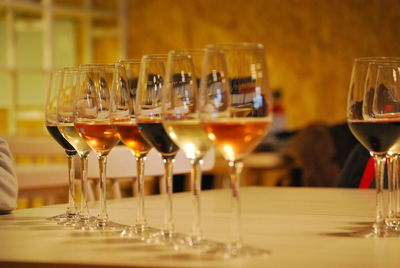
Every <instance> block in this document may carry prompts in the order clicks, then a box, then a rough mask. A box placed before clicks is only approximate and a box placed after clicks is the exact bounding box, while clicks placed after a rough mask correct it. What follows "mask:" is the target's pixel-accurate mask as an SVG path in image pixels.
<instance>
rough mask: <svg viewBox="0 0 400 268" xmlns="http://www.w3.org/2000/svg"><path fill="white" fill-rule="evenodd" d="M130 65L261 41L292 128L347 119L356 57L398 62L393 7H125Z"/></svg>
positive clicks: (350, 2)
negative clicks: (151, 57) (156, 56)
mask: <svg viewBox="0 0 400 268" xmlns="http://www.w3.org/2000/svg"><path fill="white" fill-rule="evenodd" d="M128 13H129V39H128V40H129V51H128V55H129V57H130V58H134V57H140V56H141V55H143V54H146V53H164V52H167V51H168V50H170V49H180V48H198V47H203V46H204V45H205V44H207V43H214V42H236V41H247V42H260V43H263V44H264V45H265V47H266V54H267V62H268V66H269V73H270V81H271V86H272V87H274V88H281V89H282V91H283V94H284V106H285V109H286V112H287V116H288V124H289V127H290V128H296V127H301V126H304V125H306V124H309V123H311V122H315V121H324V122H327V123H336V122H341V121H344V120H345V109H346V99H347V90H348V84H349V78H350V72H351V66H352V62H353V59H354V58H355V57H362V56H383V55H384V56H399V54H400V1H398V0H381V1H379V0H364V1H362V0H146V1H143V0H130V1H129V12H128Z"/></svg>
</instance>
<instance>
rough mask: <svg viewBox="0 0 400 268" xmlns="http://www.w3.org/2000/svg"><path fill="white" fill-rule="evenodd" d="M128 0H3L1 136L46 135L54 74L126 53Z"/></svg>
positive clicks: (0, 6)
mask: <svg viewBox="0 0 400 268" xmlns="http://www.w3.org/2000/svg"><path fill="white" fill-rule="evenodd" d="M126 2H127V1H126V0H107V1H103V0H4V1H2V2H0V40H5V42H0V86H1V87H0V135H21V136H23V135H29V136H33V135H44V134H45V133H46V132H45V128H44V103H45V95H46V90H47V88H46V87H47V80H48V75H49V72H51V71H52V70H54V69H56V68H60V67H66V66H76V65H79V64H81V63H105V62H108V63H110V62H115V61H116V60H117V59H120V58H125V56H126V38H127V36H126V34H125V33H126V16H125V11H126Z"/></svg>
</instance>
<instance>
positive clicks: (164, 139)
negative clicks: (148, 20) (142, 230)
mask: <svg viewBox="0 0 400 268" xmlns="http://www.w3.org/2000/svg"><path fill="white" fill-rule="evenodd" d="M166 59H167V57H166V56H165V55H145V56H143V57H142V60H141V64H140V74H139V81H138V89H137V93H136V94H137V95H136V106H135V108H136V109H135V112H136V121H137V124H138V127H139V130H140V132H141V133H142V134H143V136H144V137H145V139H146V140H147V141H148V142H149V143H150V144H151V145H152V146H153V147H154V148H155V149H156V150H157V151H158V152H159V153H160V154H161V157H162V159H163V163H164V169H165V174H164V176H165V178H164V183H165V184H164V185H165V212H164V226H163V228H162V230H161V231H160V232H159V233H157V234H155V235H153V237H152V241H151V242H153V243H166V244H172V246H175V244H176V243H175V242H176V241H175V238H176V237H177V236H176V233H175V226H174V221H173V213H172V190H173V188H172V175H173V173H172V168H173V162H174V159H175V155H176V153H177V152H178V149H179V148H178V146H177V145H176V144H175V143H174V142H173V141H172V140H171V138H170V137H169V136H168V134H167V132H166V131H165V130H164V127H163V125H162V116H161V95H162V90H163V88H162V86H163V83H164V74H165V62H166Z"/></svg>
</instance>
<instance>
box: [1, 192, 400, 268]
mask: <svg viewBox="0 0 400 268" xmlns="http://www.w3.org/2000/svg"><path fill="white" fill-rule="evenodd" d="M229 201H230V194H229V191H228V189H222V190H210V191H204V192H203V193H202V207H203V211H202V220H203V229H204V235H205V236H206V237H207V238H209V239H213V240H217V241H225V240H227V239H228V236H229V234H228V231H229V229H230V228H229V223H230V222H231V220H230V213H229V212H230V209H229V208H230V202H229ZM241 201H242V233H243V239H244V243H245V244H247V245H251V246H255V247H259V248H263V249H267V250H270V251H271V255H270V256H269V257H266V258H252V259H236V260H215V259H209V258H206V256H204V255H196V254H184V253H183V252H180V251H172V250H167V249H162V248H160V247H156V246H153V245H147V244H143V243H138V242H135V241H133V240H129V239H124V238H120V237H118V236H105V235H101V234H98V233H93V232H83V231H77V230H72V229H69V228H67V227H64V226H58V225H56V224H54V223H51V222H48V221H46V220H44V218H45V217H48V216H52V215H55V214H59V213H62V212H64V208H65V206H64V205H63V206H60V205H58V206H47V207H42V208H35V209H26V210H17V211H14V212H13V213H12V214H10V215H2V216H0V226H1V228H0V239H1V240H0V266H1V267H18V265H21V266H24V267H25V265H26V264H29V265H30V267H53V266H56V267H70V266H71V267H99V266H106V267H130V266H131V267H267V266H268V267H400V238H379V239H370V238H369V239H367V238H356V237H351V236H350V234H351V232H353V231H354V230H356V229H358V228H360V227H361V228H362V227H363V226H365V224H368V223H370V222H371V221H372V220H373V218H374V212H375V210H374V206H375V193H374V191H373V190H359V189H336V188H289V187H245V188H242V189H241ZM96 205H97V204H96V203H92V204H91V207H93V210H92V213H93V214H94V213H95V212H96V211H97V210H96V209H95V208H96ZM135 206H136V199H134V198H128V199H122V200H112V201H110V202H109V204H108V209H109V215H110V218H111V220H113V221H117V222H120V223H125V224H129V223H133V222H134V218H135V216H134V215H135ZM163 207H164V206H163V198H162V197H161V196H148V197H146V212H147V216H148V221H149V223H150V225H151V226H155V227H161V225H162V219H163ZM174 217H175V221H176V228H177V231H179V232H188V231H189V229H190V222H191V196H190V194H189V193H179V194H175V195H174Z"/></svg>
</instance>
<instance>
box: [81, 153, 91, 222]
mask: <svg viewBox="0 0 400 268" xmlns="http://www.w3.org/2000/svg"><path fill="white" fill-rule="evenodd" d="M80 160H81V180H82V181H81V191H82V197H81V198H82V201H81V218H82V219H84V220H88V219H89V208H88V203H87V199H88V187H89V184H88V177H87V167H88V159H87V155H86V156H82V157H81V158H80Z"/></svg>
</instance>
